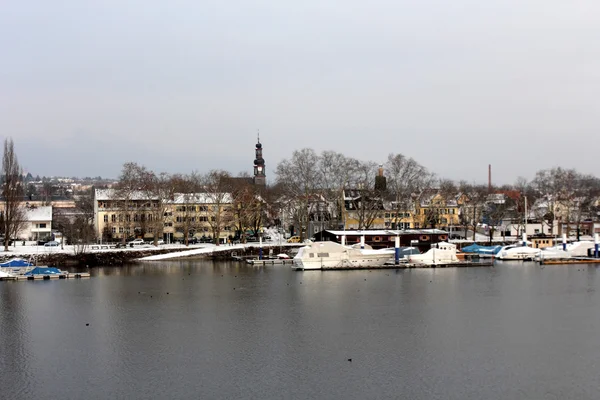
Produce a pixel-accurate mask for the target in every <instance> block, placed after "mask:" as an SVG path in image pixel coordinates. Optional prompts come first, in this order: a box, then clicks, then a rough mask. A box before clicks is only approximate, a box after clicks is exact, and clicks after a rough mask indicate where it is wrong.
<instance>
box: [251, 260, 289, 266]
mask: <svg viewBox="0 0 600 400" xmlns="http://www.w3.org/2000/svg"><path fill="white" fill-rule="evenodd" d="M246 263H248V264H252V265H261V266H264V265H292V264H293V263H294V260H292V259H291V258H289V259H277V258H272V259H264V260H257V259H250V260H246Z"/></svg>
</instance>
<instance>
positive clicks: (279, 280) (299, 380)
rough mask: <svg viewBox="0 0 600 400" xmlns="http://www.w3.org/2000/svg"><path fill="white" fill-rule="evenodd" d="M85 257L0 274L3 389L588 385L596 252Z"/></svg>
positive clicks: (299, 394) (472, 394)
mask: <svg viewBox="0 0 600 400" xmlns="http://www.w3.org/2000/svg"><path fill="white" fill-rule="evenodd" d="M91 272H92V274H93V277H92V278H91V279H87V280H72V281H52V282H50V281H42V282H0V373H1V375H2V380H1V384H0V398H2V399H138V398H139V399H166V398H178V399H199V398H206V399H211V398H219V399H234V398H252V399H307V398H319V399H367V398H406V399H477V400H480V399H570V398H572V399H597V398H598V397H599V394H598V389H599V388H600V378H599V377H600V373H599V372H600V293H599V292H600V290H599V289H600V275H599V270H598V267H596V266H594V265H589V266H546V267H545V268H540V267H539V266H537V265H535V264H529V263H514V264H509V263H505V264H498V265H497V266H496V267H494V268H470V269H469V268H463V269H437V270H427V269H420V270H407V271H395V270H385V271H371V272H370V271H327V272H317V271H309V272H295V271H291V270H290V269H289V268H288V267H278V266H275V267H273V266H271V267H251V266H246V265H242V264H236V263H212V262H207V261H186V262H168V263H167V262H165V263H159V264H157V263H152V264H147V265H131V266H127V267H122V268H97V269H91ZM86 323H89V326H86ZM348 359H352V361H351V362H350V361H348Z"/></svg>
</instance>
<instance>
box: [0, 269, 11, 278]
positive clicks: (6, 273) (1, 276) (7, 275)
mask: <svg viewBox="0 0 600 400" xmlns="http://www.w3.org/2000/svg"><path fill="white" fill-rule="evenodd" d="M13 276H14V275H12V274H9V273H8V272H4V271H1V270H0V278H12V277H13Z"/></svg>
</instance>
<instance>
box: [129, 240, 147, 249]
mask: <svg viewBox="0 0 600 400" xmlns="http://www.w3.org/2000/svg"><path fill="white" fill-rule="evenodd" d="M143 244H145V243H144V239H133V240H132V241H130V242H127V245H128V246H129V247H133V246H141V245H143Z"/></svg>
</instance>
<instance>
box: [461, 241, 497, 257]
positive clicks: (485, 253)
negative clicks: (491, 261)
mask: <svg viewBox="0 0 600 400" xmlns="http://www.w3.org/2000/svg"><path fill="white" fill-rule="evenodd" d="M500 249H502V246H480V245H478V244H476V243H474V244H472V245H470V246H466V247H463V248H462V249H461V251H462V252H463V253H465V254H476V255H478V256H479V257H494V256H496V254H498V252H499V251H500Z"/></svg>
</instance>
